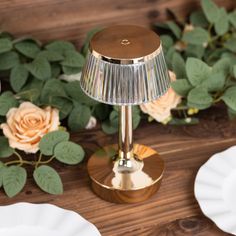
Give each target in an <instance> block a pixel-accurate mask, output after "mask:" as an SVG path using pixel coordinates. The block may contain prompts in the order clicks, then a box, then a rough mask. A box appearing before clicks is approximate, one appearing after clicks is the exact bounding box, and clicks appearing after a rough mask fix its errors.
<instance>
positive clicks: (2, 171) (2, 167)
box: [0, 161, 5, 188]
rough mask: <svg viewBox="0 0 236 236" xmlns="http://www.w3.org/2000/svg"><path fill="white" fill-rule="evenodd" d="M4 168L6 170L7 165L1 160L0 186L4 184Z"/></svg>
mask: <svg viewBox="0 0 236 236" xmlns="http://www.w3.org/2000/svg"><path fill="white" fill-rule="evenodd" d="M4 170H5V165H4V164H3V162H1V161H0V188H1V187H2V184H3V173H4Z"/></svg>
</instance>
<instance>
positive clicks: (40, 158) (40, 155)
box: [35, 152, 43, 168]
mask: <svg viewBox="0 0 236 236" xmlns="http://www.w3.org/2000/svg"><path fill="white" fill-rule="evenodd" d="M42 156H43V154H42V152H40V154H39V159H38V161H37V162H36V165H35V168H37V167H38V165H39V163H40V162H41V160H42Z"/></svg>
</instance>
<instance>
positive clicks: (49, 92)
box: [41, 79, 67, 104]
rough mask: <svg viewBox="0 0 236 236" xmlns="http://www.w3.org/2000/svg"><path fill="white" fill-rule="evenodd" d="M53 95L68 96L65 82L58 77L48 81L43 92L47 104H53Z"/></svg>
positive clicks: (42, 96) (42, 98)
mask: <svg viewBox="0 0 236 236" xmlns="http://www.w3.org/2000/svg"><path fill="white" fill-rule="evenodd" d="M53 97H67V95H66V92H65V90H64V85H63V82H62V81H60V80H58V79H50V80H48V81H46V83H45V84H44V87H43V90H42V92H41V100H42V102H43V103H45V104H51V101H52V98H53Z"/></svg>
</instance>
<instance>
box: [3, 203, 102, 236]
mask: <svg viewBox="0 0 236 236" xmlns="http://www.w3.org/2000/svg"><path fill="white" fill-rule="evenodd" d="M18 206H20V207H24V208H25V209H24V211H27V208H28V211H29V212H30V210H29V209H30V208H31V209H32V207H35V209H36V208H37V209H40V206H43V207H44V209H42V211H47V210H48V209H49V208H51V209H56V210H57V211H60V212H61V213H64V215H66V214H67V215H70V217H73V218H74V220H76V221H78V225H77V227H78V226H79V224H82V223H83V224H86V225H87V227H89V228H90V229H91V230H92V231H93V232H92V233H93V234H92V235H91V236H101V234H100V232H99V231H98V229H97V227H96V226H95V225H94V224H92V223H91V222H89V221H88V220H86V219H85V218H83V217H82V216H81V215H80V214H78V213H77V212H75V211H73V210H68V209H64V208H62V207H59V206H56V205H54V204H50V203H30V202H17V203H13V204H9V205H0V214H1V209H3V208H4V209H7V208H8V209H9V210H11V209H13V210H12V211H14V209H15V208H16V207H18ZM35 209H33V211H35ZM40 210H41V209H40ZM35 213H36V212H35ZM0 218H1V217H0ZM49 218H50V217H49ZM75 218H77V219H75ZM17 226H22V224H19V225H15V227H17ZM24 226H32V227H42V228H45V227H43V226H42V225H40V224H35V225H27V224H24ZM11 227H13V226H11ZM8 228H9V226H6V227H3V226H0V230H4V229H8ZM46 229H47V230H52V229H49V228H46ZM63 233H64V232H63ZM65 236H67V235H65ZM68 236H77V235H68ZM86 236H87V235H86Z"/></svg>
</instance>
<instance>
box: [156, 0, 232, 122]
mask: <svg viewBox="0 0 236 236" xmlns="http://www.w3.org/2000/svg"><path fill="white" fill-rule="evenodd" d="M201 7H202V9H200V10H197V11H195V12H192V13H191V15H190V18H189V21H187V22H183V21H181V20H180V19H175V20H176V22H175V24H176V23H177V25H178V27H179V28H180V29H181V33H180V35H181V36H180V37H179V36H178V37H176V35H175V34H174V33H173V29H171V28H170V27H169V28H168V27H167V26H166V27H165V31H164V35H162V36H161V39H162V41H165V42H163V48H164V52H165V55H166V60H167V64H168V66H169V69H171V70H173V71H174V72H175V74H176V76H177V80H176V81H174V82H172V84H171V86H172V88H173V89H174V90H175V92H176V93H177V94H179V95H180V96H182V103H181V104H179V106H178V107H176V108H175V109H176V110H179V111H180V112H183V113H184V116H185V117H186V116H187V115H194V114H196V112H194V111H195V110H196V111H198V110H203V109H207V108H209V107H211V106H214V105H215V104H216V103H219V102H222V101H223V102H224V103H225V105H226V106H227V107H228V114H229V118H231V119H232V118H233V117H236V105H235V104H236V103H235V102H236V101H235V98H236V90H235V79H236V56H235V52H236V34H235V32H236V11H235V10H234V11H233V12H227V11H226V10H225V9H224V8H221V7H218V6H217V5H216V4H215V3H214V1H212V0H202V1H201ZM169 24H170V23H169ZM164 26H165V24H164ZM156 27H157V31H159V32H160V34H161V33H162V31H163V25H160V24H157V25H156ZM187 113H188V114H187ZM184 119H185V118H184ZM184 119H183V120H181V121H180V120H176V118H173V120H172V121H169V123H170V124H187V122H186V121H185V120H184Z"/></svg>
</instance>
